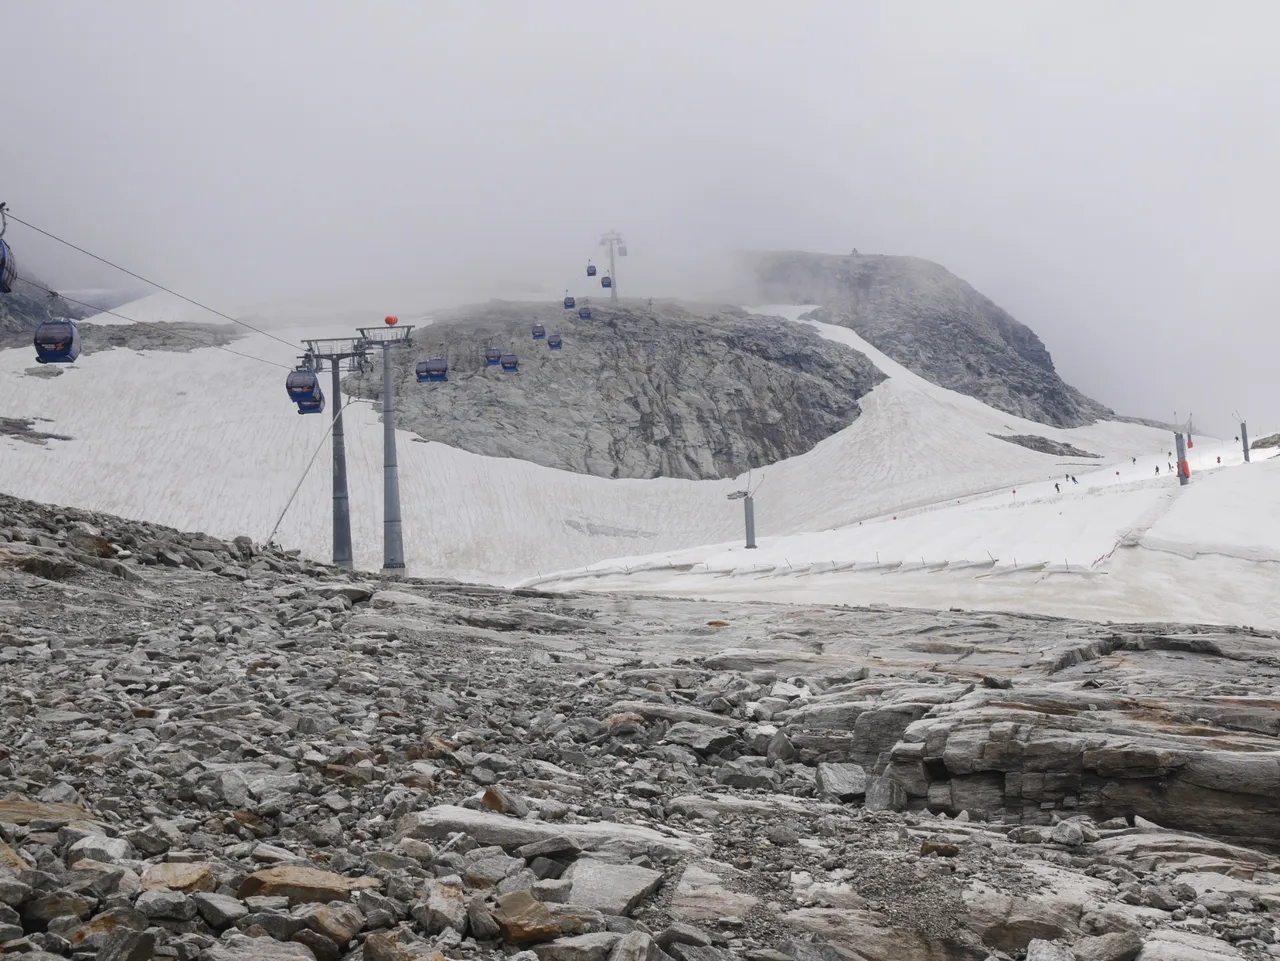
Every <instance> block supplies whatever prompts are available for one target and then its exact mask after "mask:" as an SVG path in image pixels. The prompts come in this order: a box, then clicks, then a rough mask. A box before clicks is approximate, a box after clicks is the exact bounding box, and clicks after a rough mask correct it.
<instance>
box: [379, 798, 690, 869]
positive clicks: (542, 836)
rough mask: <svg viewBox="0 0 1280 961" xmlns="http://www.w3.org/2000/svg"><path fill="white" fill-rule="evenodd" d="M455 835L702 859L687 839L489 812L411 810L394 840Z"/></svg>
mask: <svg viewBox="0 0 1280 961" xmlns="http://www.w3.org/2000/svg"><path fill="white" fill-rule="evenodd" d="M457 831H461V832H463V833H464V834H467V835H470V836H471V837H472V838H474V839H475V841H476V842H477V843H478V844H482V845H490V844H496V845H499V846H501V847H504V848H518V847H523V846H524V845H526V844H533V843H534V842H537V841H547V840H550V839H552V838H557V837H560V836H564V837H567V838H569V839H571V840H572V841H573V842H574V843H575V844H577V845H578V847H579V848H581V849H582V850H584V851H616V852H618V853H620V854H624V855H626V856H627V857H638V856H639V855H641V854H651V855H654V856H657V857H686V856H694V857H696V856H698V855H700V854H702V843H701V842H699V841H698V840H697V839H695V838H693V837H690V836H689V835H675V836H673V835H668V834H662V833H659V832H658V831H655V830H654V829H653V828H648V827H644V826H643V825H639V824H619V823H617V822H613V821H589V822H585V823H579V824H566V823H560V824H547V823H545V822H542V821H534V820H520V819H517V818H510V817H507V816H506V815H504V814H498V813H496V812H493V811H473V810H471V809H470V808H463V807H457V806H455V805H452V804H441V805H437V806H436V807H433V808H428V809H427V810H425V811H414V812H412V813H410V814H406V815H405V816H404V817H403V818H401V820H400V822H399V824H398V825H397V832H396V833H397V837H400V838H404V837H414V838H446V837H448V836H449V835H450V834H453V833H454V832H457Z"/></svg>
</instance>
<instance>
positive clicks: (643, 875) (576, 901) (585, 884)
mask: <svg viewBox="0 0 1280 961" xmlns="http://www.w3.org/2000/svg"><path fill="white" fill-rule="evenodd" d="M572 880H573V887H572V888H570V889H569V902H568V903H569V904H571V905H573V906H575V907H580V908H594V909H595V910H597V911H600V912H602V913H604V914H621V915H629V914H630V913H631V912H632V911H633V910H635V907H636V905H637V904H639V903H640V902H641V901H642V900H643V899H644V898H645V897H647V896H648V895H650V894H652V893H653V892H654V891H656V890H657V889H658V885H660V884H661V883H662V872H661V871H653V870H651V869H649V868H642V867H640V866H639V865H635V864H608V863H606V862H604V861H593V860H590V859H587V860H583V861H578V862H577V863H576V864H575V865H574V866H573V878H572Z"/></svg>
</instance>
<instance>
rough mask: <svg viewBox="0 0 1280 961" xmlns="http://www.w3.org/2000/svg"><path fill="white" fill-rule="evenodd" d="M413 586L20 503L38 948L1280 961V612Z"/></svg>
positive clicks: (128, 954) (614, 957)
mask: <svg viewBox="0 0 1280 961" xmlns="http://www.w3.org/2000/svg"><path fill="white" fill-rule="evenodd" d="M389 587H390V585H383V584H380V583H379V582H378V581H377V579H376V578H375V577H374V576H372V575H369V574H365V573H360V572H343V571H337V570H334V569H331V568H326V567H321V566H318V565H313V564H308V563H306V562H303V561H300V560H298V559H297V558H295V557H293V556H291V555H289V554H287V553H282V552H279V551H275V550H267V549H263V548H261V547H259V546H257V545H254V544H253V543H251V542H250V541H249V540H248V539H244V538H242V539H239V540H237V541H235V542H231V543H224V542H221V541H215V540H213V539H211V538H207V537H205V536H204V535H200V534H183V533H179V532H177V531H172V530H168V529H165V528H161V527H157V526H153V525H148V524H142V523H137V522H130V521H124V520H120V519H118V518H112V517H108V516H104V515H97V514H90V513H87V512H81V511H75V510H67V509H62V508H47V507H39V506H36V505H33V504H29V503H26V502H22V501H18V500H15V499H12V498H7V497H0V779H2V780H0V783H2V784H3V790H4V791H5V792H7V793H6V794H5V795H4V796H0V952H2V953H3V954H4V955H5V956H8V955H10V954H12V955H14V956H25V957H28V958H32V959H35V961H50V959H54V958H73V959H86V961H87V959H89V958H98V959H108V961H121V959H130V961H146V959H151V958H179V959H188V961H192V959H194V961H217V959H238V958H244V959H264V958H267V959H269V958H280V959H292V961H301V959H313V961H320V959H324V961H355V959H357V958H364V959H366V961H411V959H431V958H439V957H445V958H467V959H474V961H500V959H506V958H509V957H511V958H519V959H520V961H530V959H532V958H540V959H544V961H566V959H567V961H667V959H668V958H671V959H674V961H735V959H747V961H837V959H858V961H920V959H928V961H988V959H990V958H995V959H1002V961H1003V959H1014V958H1027V959H1034V958H1045V959H1059V958H1075V959H1077V961H1083V959H1089V961H1133V959H1134V958H1138V959H1145V961H1170V959H1175V961H1177V959H1188V958H1195V959H1197V961H1202V959H1203V961H1223V959H1237V961H1239V959H1245V961H1262V959H1265V958H1270V957H1274V956H1275V954H1274V948H1275V945H1276V943H1277V942H1278V941H1280V870H1278V869H1277V862H1276V858H1275V855H1274V853H1273V851H1274V848H1275V846H1276V844H1277V837H1278V836H1280V834H1278V832H1277V827H1276V826H1277V825H1278V824H1280V808H1277V804H1278V803H1280V802H1277V800H1276V795H1277V792H1276V790H1275V785H1276V784H1277V781H1278V779H1280V770H1278V769H1277V765H1280V751H1277V746H1278V745H1280V726H1278V725H1280V722H1277V717H1278V716H1280V714H1278V712H1277V711H1276V706H1277V704H1276V697H1277V690H1280V656H1278V655H1277V640H1280V638H1277V636H1275V635H1271V634H1260V633H1252V632H1245V631H1233V630H1229V629H1217V628H1215V629H1197V628H1193V627H1175V626H1172V625H1149V626H1145V627H1110V626H1103V625H1094V624H1086V623H1081V622H1072V621H1062V620H1054V619H1050V618H1037V617H1014V616H1007V615H1000V614H991V613H980V614H979V613H973V614H970V613H966V612H963V611H953V612H950V613H948V614H932V613H927V612H918V611H898V610H890V609H880V610H867V609H849V608H820V607H785V608H784V607H776V606H772V605H767V604H750V605H741V606H738V607H725V606H722V605H715V604H711V603H705V602H675V601H664V600H658V599H636V598H626V597H616V598H615V597H608V596H599V595H595V596H582V597H579V596H573V595H563V596H558V595H547V594H540V593H538V592H536V591H529V590H524V591H518V592H506V591H502V590H498V589H495V588H486V587H475V586H469V585H463V584H457V583H451V582H445V581H414V580H410V581H405V582H400V583H397V584H395V585H394V589H388V588H389ZM424 600H425V601H428V602H427V603H424ZM713 624H714V625H716V626H715V627H712V626H711V625H713ZM814 642H821V647H822V649H823V650H824V653H822V654H817V653H814V651H813V649H812V648H813V644H814ZM672 732H675V734H676V736H675V737H672V736H670V735H671V734H672ZM864 799H865V800H864ZM904 807H905V810H902V808H904ZM1155 822H1159V823H1155ZM1161 825H1163V826H1161ZM523 950H527V951H529V952H532V953H526V954H517V953H516V952H518V951H523Z"/></svg>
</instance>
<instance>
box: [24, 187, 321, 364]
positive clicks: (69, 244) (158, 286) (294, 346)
mask: <svg viewBox="0 0 1280 961" xmlns="http://www.w3.org/2000/svg"><path fill="white" fill-rule="evenodd" d="M6 213H8V215H9V219H10V220H12V221H13V222H14V223H19V224H22V226H24V227H29V228H30V229H32V230H34V231H35V232H36V233H39V234H44V235H45V236H46V237H48V238H49V239H50V240H56V241H57V242H58V243H60V244H62V245H63V246H65V247H70V248H71V249H72V250H77V251H79V252H80V253H82V254H84V255H85V256H86V257H92V258H93V259H94V260H96V261H98V262H100V263H104V264H106V265H107V266H108V267H114V268H115V269H116V270H118V271H120V272H121V273H125V274H128V275H129V276H130V277H133V278H134V279H136V280H140V281H142V282H143V283H144V284H150V285H151V286H152V287H155V288H156V289H158V290H163V291H164V292H165V293H166V294H172V295H173V296H174V297H177V298H178V299H179V300H185V301H186V302H187V303H189V304H192V305H194V306H196V307H199V308H200V309H201V310H207V311H208V312H209V313H211V314H215V315H217V316H218V317H221V318H223V319H224V320H229V321H231V322H232V323H233V324H239V325H240V326H241V327H247V328H248V329H249V330H252V331H253V332H254V333H255V334H261V335H262V336H263V337H270V338H271V339H272V340H274V341H278V342H279V343H282V344H284V345H285V346H286V347H289V348H292V349H297V348H298V345H297V344H291V343H289V342H288V341H287V340H284V339H282V338H280V337H277V336H276V335H275V334H269V333H267V332H266V331H265V330H261V329H259V328H257V327H254V326H253V325H252V324H246V323H245V322H244V321H243V320H236V318H234V317H232V316H231V315H230V314H224V313H223V312H222V311H220V310H216V309H214V308H213V307H210V306H209V305H208V304H202V303H200V301H198V300H192V299H191V298H190V297H187V296H186V295H185V294H180V293H178V292H177V291H176V290H173V289H172V288H170V287H166V286H165V285H164V284H158V283H156V282H155V281H154V280H148V279H147V278H146V277H143V276H142V275H141V274H135V273H134V272H133V271H132V270H130V269H129V268H128V267H121V266H120V265H119V264H117V263H114V262H112V261H110V260H107V258H106V257H99V256H98V255H97V254H95V253H93V252H92V251H88V250H85V249H84V248H83V247H79V246H77V245H76V244H73V243H72V242H71V241H69V240H63V239H62V238H61V237H59V236H58V235H57V234H51V233H49V231H47V230H44V229H43V228H41V227H37V226H36V225H35V224H32V223H28V222H27V221H25V220H23V219H22V218H21V217H18V216H15V215H14V213H13V211H11V210H6Z"/></svg>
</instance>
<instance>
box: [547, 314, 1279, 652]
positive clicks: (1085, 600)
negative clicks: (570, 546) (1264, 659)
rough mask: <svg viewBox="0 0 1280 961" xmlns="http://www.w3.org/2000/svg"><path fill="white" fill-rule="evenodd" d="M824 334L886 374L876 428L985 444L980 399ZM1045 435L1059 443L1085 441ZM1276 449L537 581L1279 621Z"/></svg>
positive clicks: (1104, 470)
mask: <svg viewBox="0 0 1280 961" xmlns="http://www.w3.org/2000/svg"><path fill="white" fill-rule="evenodd" d="M775 310H780V309H775ZM799 312H800V311H799V310H798V309H797V310H793V312H792V316H796V315H798V313H799ZM815 326H817V327H818V328H819V329H820V330H821V332H822V334H823V336H826V337H829V338H831V339H833V340H839V341H841V342H843V343H846V344H849V345H850V346H852V347H855V348H856V349H858V350H862V351H864V352H865V353H867V354H868V355H869V356H870V357H871V358H872V360H873V361H874V362H875V363H876V365H877V366H879V367H880V368H881V369H882V370H884V371H885V372H886V373H887V374H889V377H890V379H889V381H888V382H886V383H885V384H884V385H881V386H880V387H877V388H876V390H875V391H874V392H873V394H872V397H871V398H869V400H877V401H880V402H882V404H883V406H877V405H875V404H870V403H865V402H864V408H865V409H866V411H867V414H871V413H872V412H873V411H875V412H877V413H878V414H879V415H880V416H881V417H882V418H883V419H882V421H881V424H880V427H881V428H883V426H884V425H885V422H889V423H896V424H897V426H898V427H899V428H900V429H902V430H905V431H915V430H920V429H921V428H920V427H919V426H918V421H917V418H919V417H921V416H923V417H925V418H926V419H928V420H929V421H930V427H928V428H924V429H925V430H926V431H927V432H928V434H927V436H929V437H932V438H935V439H936V443H937V445H938V448H939V449H940V450H947V451H950V452H952V453H956V451H957V448H960V447H964V448H968V447H969V446H970V445H971V444H976V442H975V441H974V437H975V434H976V433H977V432H978V431H980V430H982V428H983V427H985V426H987V425H989V423H990V414H991V412H990V410H989V409H988V408H985V407H984V406H983V405H982V404H980V403H979V402H977V401H975V400H973V399H972V398H968V397H962V396H960V395H956V394H952V393H951V392H949V391H941V395H940V394H939V391H940V389H939V388H937V387H934V386H933V385H931V384H928V383H926V382H924V381H923V380H921V379H920V378H916V377H914V375H912V374H910V373H909V372H906V371H904V370H903V369H902V368H901V367H899V366H898V365H896V364H894V363H893V361H891V360H889V359H888V358H886V357H884V356H883V355H882V354H880V353H879V352H878V351H876V350H875V349H874V348H871V347H870V346H869V345H866V344H864V343H863V342H862V341H861V340H860V338H858V336H857V335H856V334H853V333H852V332H851V331H849V330H847V329H845V328H841V327H832V326H829V325H826V324H816V325H815ZM944 395H945V396H944ZM864 416H867V415H866V414H864ZM1001 416H1002V415H1001ZM895 418H900V420H896V419H895ZM1124 426H1125V425H1121V424H1113V425H1097V428H1095V429H1094V430H1095V433H1094V435H1093V436H1094V437H1095V438H1099V439H1101V436H1102V434H1103V432H1104V431H1105V430H1106V429H1107V428H1108V427H1114V428H1123V427H1124ZM856 427H857V425H854V428H851V429H850V431H847V432H845V433H852V432H853V431H854V430H855V429H856ZM1038 432H1039V433H1041V434H1042V435H1043V436H1047V437H1050V438H1052V439H1062V435H1067V434H1070V435H1074V436H1077V437H1078V436H1081V435H1083V434H1085V433H1086V431H1061V432H1054V431H1051V430H1047V429H1043V428H1042V429H1040V430H1039V431H1038ZM877 433H878V432H877ZM1120 436H1123V435H1120ZM948 437H950V438H951V440H950V442H948V439H947V438H948ZM1108 439H1109V440H1112V441H1114V440H1115V439H1116V438H1108ZM1154 439H1155V440H1156V441H1157V448H1158V447H1160V446H1164V445H1165V444H1167V443H1168V441H1166V438H1165V435H1164V434H1163V433H1155V435H1154ZM993 443H1002V442H1000V441H993ZM1079 446H1084V447H1088V446H1089V445H1088V444H1079ZM1094 449H1095V450H1097V449H1098V447H1095V448H1094ZM1111 452H1112V453H1113V454H1114V446H1113V447H1112V448H1111ZM1271 453H1272V452H1270V451H1254V452H1253V459H1254V461H1255V462H1258V463H1254V464H1251V465H1250V466H1249V469H1248V470H1231V469H1229V468H1236V467H1239V466H1241V465H1242V464H1243V461H1244V458H1243V453H1242V451H1241V450H1240V449H1239V447H1237V446H1236V445H1235V444H1233V443H1226V442H1223V441H1221V440H1218V439H1212V438H1201V439H1200V440H1199V442H1198V443H1196V444H1195V446H1194V447H1193V448H1192V449H1191V450H1190V451H1189V452H1188V461H1189V464H1190V466H1191V469H1192V473H1193V483H1192V484H1191V485H1190V486H1188V487H1185V488H1183V487H1179V486H1178V482H1177V479H1176V477H1173V476H1171V475H1170V473H1169V457H1168V451H1167V450H1163V451H1162V450H1159V449H1157V450H1156V451H1154V452H1150V453H1144V454H1142V455H1140V456H1136V462H1135V460H1134V458H1133V457H1132V456H1131V457H1129V458H1124V459H1123V460H1121V461H1120V462H1119V463H1116V462H1107V461H1102V462H1094V464H1092V465H1091V466H1084V467H1070V468H1067V469H1066V470H1064V471H1063V472H1062V473H1061V474H1057V475H1055V476H1053V477H1051V478H1049V479H1045V480H1037V481H1034V482H1031V483H1022V484H1016V485H1013V484H1010V485H1004V486H1002V487H1001V488H1000V489H999V490H996V491H991V492H989V493H986V494H983V495H979V496H975V497H969V498H954V497H953V498H947V499H943V498H934V499H933V500H932V501H931V502H930V503H929V504H927V505H926V506H923V507H920V508H918V509H914V510H913V509H908V508H906V507H905V505H906V504H907V503H909V498H904V499H903V504H904V506H902V507H899V508H897V509H895V510H894V511H893V512H892V513H888V514H885V515H882V516H879V517H876V518H873V519H867V520H865V521H863V522H858V523H853V524H850V525H848V526H842V527H840V528H838V529H835V530H823V531H815V532H809V533H803V534H794V535H786V536H765V537H761V538H759V539H758V541H759V548H758V549H756V550H747V549H745V547H744V545H743V543H742V540H741V538H740V536H739V537H737V538H736V539H734V540H732V541H730V542H727V543H719V544H715V545H711V546H703V547H698V548H694V549H690V550H686V551H676V552H667V553H661V554H646V555H637V556H631V557H622V558H616V559H611V560H609V561H605V562H601V563H597V564H594V565H589V566H588V567H586V568H585V569H581V570H576V571H567V572H562V573H559V574H556V575H553V576H550V577H543V578H533V579H531V580H530V581H529V582H527V583H530V584H537V585H539V586H543V587H552V588H586V589H591V590H627V591H639V590H643V591H652V592H660V593H668V594H685V595H692V596H698V597H705V598H723V599H735V600H743V599H768V600H775V601H776V600H791V601H808V602H824V603H855V604H866V603H874V602H887V603H897V604H907V605H920V606H928V607H948V606H952V605H958V606H963V607H968V608H972V607H979V608H985V609H1002V610H1018V611H1030V612H1039V613H1054V614H1060V615H1063V616H1079V617H1106V618H1116V619H1135V620H1152V619H1155V620H1164V619H1170V620H1189V621H1211V622H1226V623H1243V624H1250V625H1255V626H1264V627H1280V591H1277V590H1275V585H1276V584H1277V583H1280V502H1277V500H1276V499H1275V497H1274V491H1275V489H1276V487H1277V484H1280V460H1275V461H1274V462H1272V463H1261V462H1260V461H1262V460H1263V459H1264V458H1266V457H1268V456H1270V455H1271ZM877 454H879V455H880V456H884V454H883V452H882V451H877ZM917 456H919V455H917ZM981 456H982V458H983V459H984V460H986V458H987V457H988V456H989V455H988V452H985V451H984V453H983V454H982V455H981ZM1113 459H1114V458H1113ZM1157 468H1159V472H1158V473H1157V470H1156V469H1157ZM905 469H906V465H904V464H902V463H901V462H897V463H893V470H894V471H896V472H897V473H896V474H894V475H893V476H894V477H895V479H896V489H898V490H902V491H906V490H910V489H912V488H911V486H910V485H911V484H913V483H918V481H915V479H913V478H911V477H909V476H907V475H906V474H904V473H903V472H904V470H905ZM1068 475H1071V476H1073V477H1074V480H1072V479H1069V477H1068ZM934 489H935V490H937V489H939V488H937V487H935V488H934ZM761 497H762V499H767V498H768V497H769V492H768V491H762V493H761ZM762 529H764V528H762ZM765 530H766V531H767V529H765ZM737 533H738V532H735V534H737Z"/></svg>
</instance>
